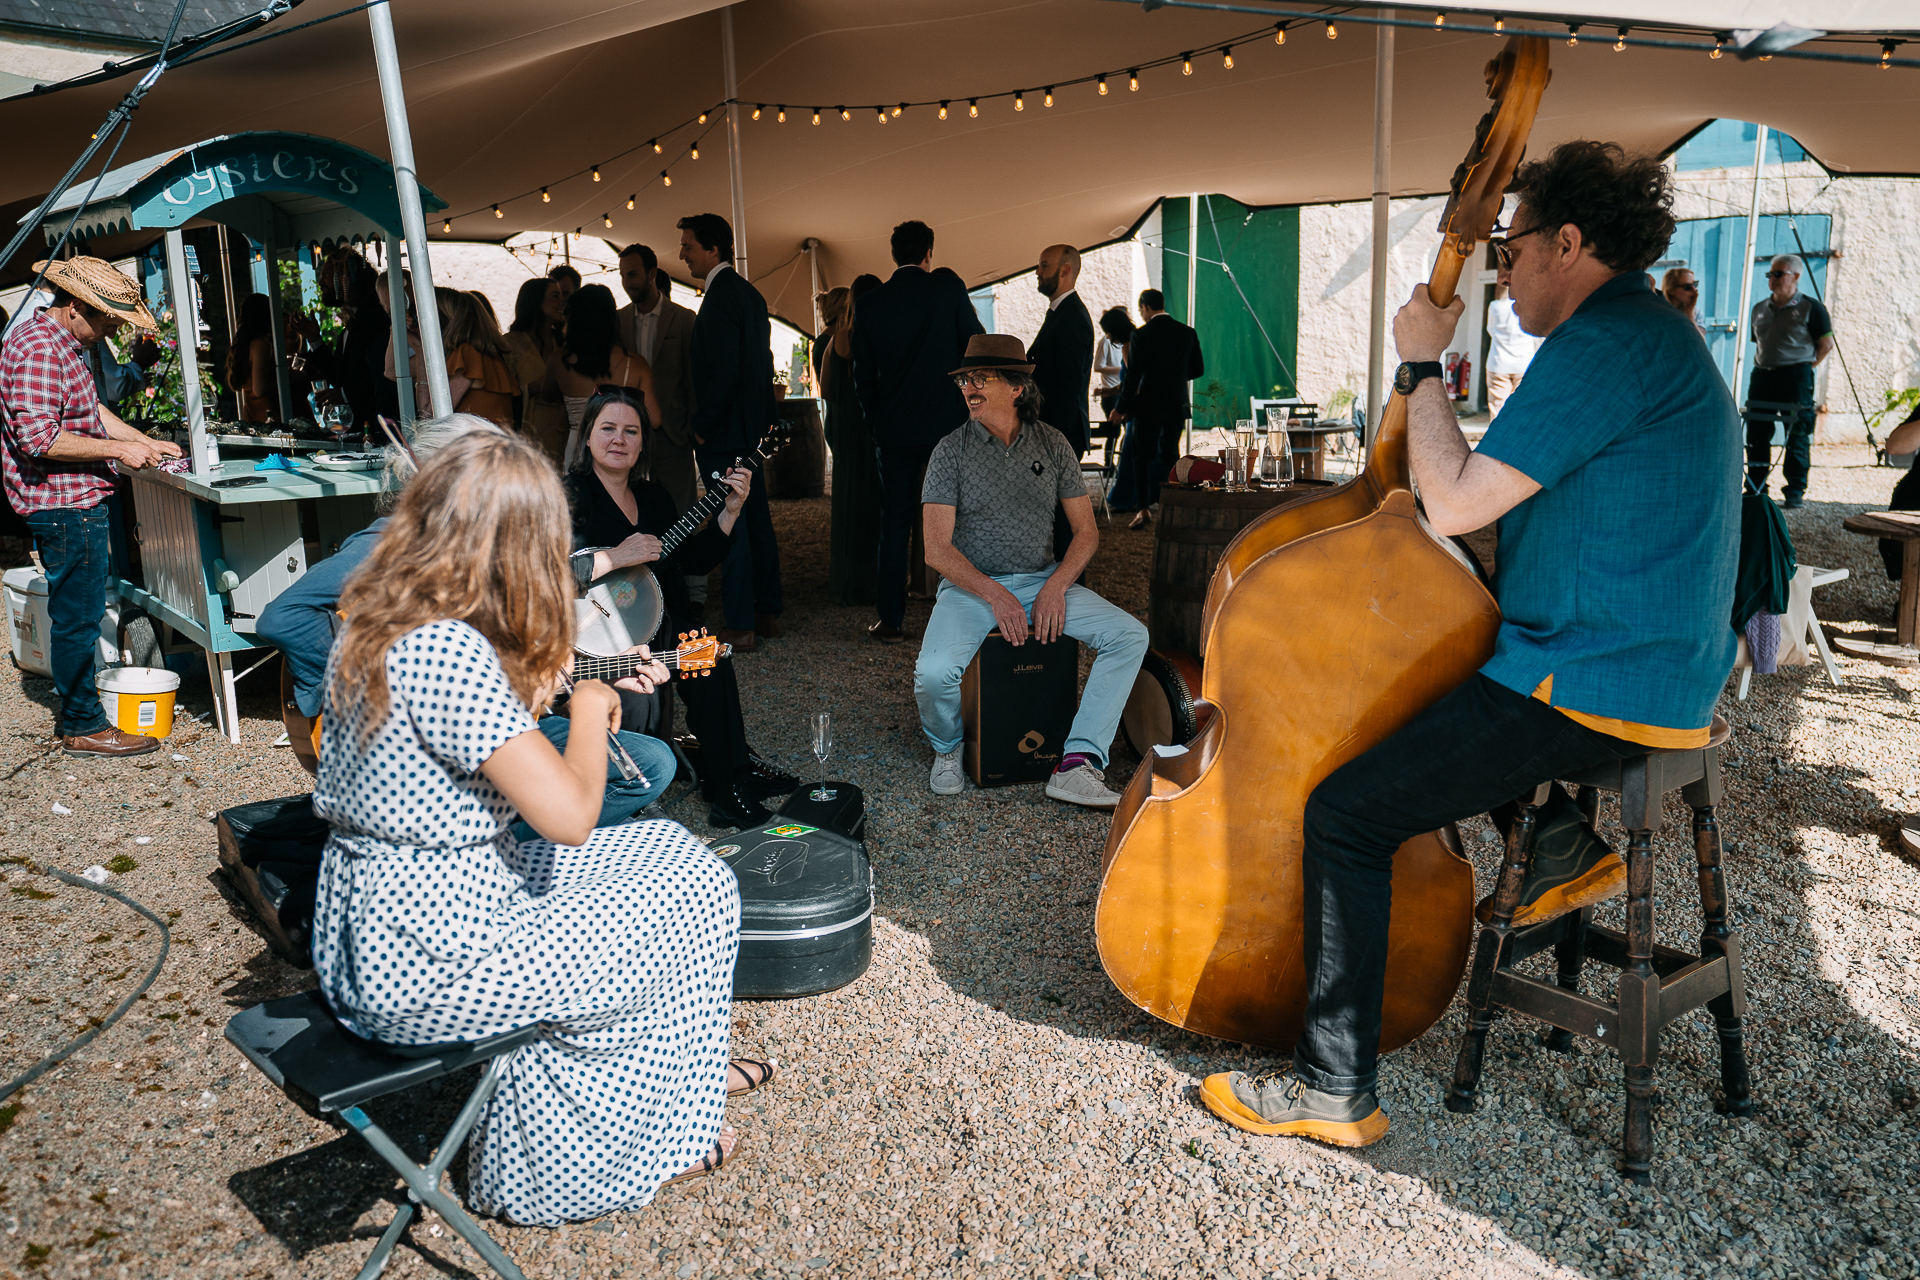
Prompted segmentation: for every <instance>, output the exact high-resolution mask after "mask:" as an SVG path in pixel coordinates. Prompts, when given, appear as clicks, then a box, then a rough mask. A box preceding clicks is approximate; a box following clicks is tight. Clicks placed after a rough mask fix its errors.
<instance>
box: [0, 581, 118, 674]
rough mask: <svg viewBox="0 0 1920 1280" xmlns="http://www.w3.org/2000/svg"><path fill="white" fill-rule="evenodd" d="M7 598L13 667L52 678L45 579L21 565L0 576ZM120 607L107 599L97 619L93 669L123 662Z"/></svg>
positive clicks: (112, 599)
mask: <svg viewBox="0 0 1920 1280" xmlns="http://www.w3.org/2000/svg"><path fill="white" fill-rule="evenodd" d="M0 583H4V590H5V592H6V597H7V634H8V638H9V639H10V640H12V642H13V665H14V666H16V667H18V668H20V669H21V670H22V671H28V672H32V673H33V674H34V675H37V676H45V677H47V678H48V679H52V678H53V663H52V655H51V654H50V652H49V651H48V647H47V646H48V639H49V635H48V633H49V632H51V631H52V629H53V627H52V622H51V620H50V619H49V618H48V617H47V579H46V577H45V575H43V574H42V573H41V572H40V571H39V570H38V569H36V568H34V567H33V566H32V565H21V566H20V567H19V568H18V569H9V570H7V571H6V573H5V574H4V575H0ZM123 607H124V606H122V604H121V603H120V601H119V600H118V599H117V598H114V597H111V596H109V597H108V598H107V600H106V602H105V608H104V609H103V611H102V613H101V617H100V640H99V642H98V643H97V644H96V645H95V646H94V654H93V665H94V667H95V669H98V668H100V667H109V666H118V665H119V664H120V663H121V662H123V661H125V657H124V656H123V655H122V654H121V652H120V640H119V636H120V611H121V609H122V608H123Z"/></svg>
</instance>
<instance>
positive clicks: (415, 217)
mask: <svg viewBox="0 0 1920 1280" xmlns="http://www.w3.org/2000/svg"><path fill="white" fill-rule="evenodd" d="M367 25H368V26H369V27H371V28H373V64H374V66H375V67H376V68H377V69H378V70H379V73H380V104H381V106H383V107H385V108H386V113H387V149H388V150H389V151H391V152H392V153H393V189H394V194H395V195H397V196H398V197H399V198H400V225H401V227H402V228H403V229H404V230H405V231H406V234H407V259H408V265H409V267H410V268H411V271H412V274H413V278H414V282H415V293H414V297H415V299H416V302H417V305H416V306H415V308H414V310H415V312H416V313H417V315H416V317H415V319H416V323H418V325H419V326H420V356H421V359H422V360H424V361H425V362H426V366H427V390H428V394H429V398H430V400H431V401H432V404H433V416H434V417H436V418H443V417H445V416H446V415H447V414H449V413H452V412H453V393H452V391H451V389H450V388H449V387H448V386H447V351H446V346H445V344H443V343H442V342H441V341H440V308H439V306H438V305H437V304H436V302H435V300H434V292H433V265H432V263H431V262H430V261H429V260H428V258H427V215H426V212H425V211H424V210H423V209H421V207H420V174H419V170H418V169H416V168H415V167H414V163H413V132H412V130H411V128H410V127H409V126H408V124H407V99H406V94H405V92H404V89H403V87H402V85H401V83H400V51H399V49H398V48H397V47H396V46H395V45H394V42H393V12H392V10H391V9H390V8H389V7H388V4H387V0H379V3H377V4H375V5H373V6H372V7H371V8H369V9H368V10H367ZM387 252H388V253H389V254H391V255H392V260H391V270H392V271H393V272H394V273H395V276H396V279H395V281H394V284H395V285H396V289H395V294H394V296H395V297H399V298H401V299H402V302H401V304H399V305H396V308H395V313H396V314H397V315H399V316H402V317H404V316H405V315H406V310H405V307H404V301H405V299H404V296H403V295H401V294H400V293H399V291H398V288H397V286H398V283H399V281H398V278H397V276H398V272H399V263H400V257H399V255H398V254H395V253H393V246H392V245H391V244H389V245H388V248H387ZM401 323H402V324H404V323H405V321H404V319H403V320H402V321H401ZM406 349H407V346H406V339H405V334H404V331H403V333H402V336H401V338H400V343H399V345H398V346H396V347H395V348H394V364H395V366H396V372H397V366H398V365H399V364H401V363H402V357H403V356H404V354H405V352H406ZM403 385H404V384H403ZM402 407H403V408H404V407H405V406H404V404H403V406H402Z"/></svg>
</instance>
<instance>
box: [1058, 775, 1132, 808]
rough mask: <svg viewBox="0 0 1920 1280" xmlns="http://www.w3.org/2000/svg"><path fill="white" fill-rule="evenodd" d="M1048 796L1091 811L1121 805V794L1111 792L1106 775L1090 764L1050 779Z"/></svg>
mask: <svg viewBox="0 0 1920 1280" xmlns="http://www.w3.org/2000/svg"><path fill="white" fill-rule="evenodd" d="M1047 794H1048V795H1049V796H1052V797H1053V798H1054V799H1055V800H1065V801H1066V802H1067V803H1068V804H1083V805H1086V806H1087V807H1088V808H1089V809H1111V808H1113V806H1115V805H1117V804H1119V803H1120V793H1119V792H1118V791H1109V790H1108V789H1107V778H1106V775H1105V774H1103V773H1101V772H1100V770H1098V769H1096V768H1094V767H1093V766H1092V765H1090V764H1083V765H1080V766H1078V767H1077V768H1073V769H1069V770H1067V771H1066V772H1065V773H1056V774H1054V775H1052V776H1051V777H1049V778H1048V779H1047Z"/></svg>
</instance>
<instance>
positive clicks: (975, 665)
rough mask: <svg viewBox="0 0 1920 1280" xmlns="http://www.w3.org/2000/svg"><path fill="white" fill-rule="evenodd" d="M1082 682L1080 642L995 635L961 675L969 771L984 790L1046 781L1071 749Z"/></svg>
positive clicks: (987, 640) (1064, 637)
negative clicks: (1018, 641) (1020, 640)
mask: <svg viewBox="0 0 1920 1280" xmlns="http://www.w3.org/2000/svg"><path fill="white" fill-rule="evenodd" d="M1079 684H1080V642H1079V641H1078V640H1074V639H1072V638H1070V637H1068V636H1061V637H1060V638H1059V639H1058V640H1055V641H1054V642H1053V643H1052V644H1044V645H1043V644H1040V643H1038V642H1036V641H1034V640H1032V639H1029V640H1028V641H1027V642H1026V643H1025V644H1023V645H1021V646H1019V647H1018V648H1015V647H1014V646H1013V645H1010V644H1008V643H1007V641H1006V639H1005V637H1003V636H1002V635H1001V634H1000V633H999V632H998V631H995V632H994V633H993V634H992V635H989V636H988V637H987V638H986V640H984V641H983V642H982V643H981V645H980V651H979V652H978V653H976V654H974V655H973V661H972V662H970V663H968V664H967V670H966V674H965V675H963V676H961V678H960V717H961V722H962V724H963V725H964V726H965V730H964V732H965V738H966V741H965V747H964V755H963V756H962V759H963V761H964V762H965V765H966V769H967V776H968V777H969V778H972V779H973V781H974V783H975V784H976V785H978V786H982V787H1005V786H1010V785H1012V784H1014V783H1019V782H1042V781H1045V780H1046V777H1047V775H1048V774H1050V773H1052V772H1053V771H1054V769H1055V768H1056V767H1057V766H1058V765H1059V763H1060V757H1061V755H1062V754H1063V753H1064V751H1065V748H1066V741H1067V731H1068V729H1070V728H1071V727H1072V725H1073V713H1074V709H1075V705H1076V703H1077V701H1078V699H1077V697H1076V695H1077V694H1078V693H1079Z"/></svg>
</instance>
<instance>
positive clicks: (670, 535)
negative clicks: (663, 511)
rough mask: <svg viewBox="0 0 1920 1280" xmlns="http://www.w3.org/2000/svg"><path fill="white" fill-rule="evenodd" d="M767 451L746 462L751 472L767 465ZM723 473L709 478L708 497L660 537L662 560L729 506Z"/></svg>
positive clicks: (762, 449)
mask: <svg viewBox="0 0 1920 1280" xmlns="http://www.w3.org/2000/svg"><path fill="white" fill-rule="evenodd" d="M766 461H767V451H766V449H765V448H764V447H762V448H759V449H755V450H754V451H753V454H752V456H750V457H749V458H748V459H747V460H746V463H745V465H746V468H747V470H749V471H758V470H760V468H761V467H762V466H764V465H765V464H766ZM722 474H723V473H722V472H719V471H715V472H714V473H713V474H712V475H710V476H708V477H707V478H708V480H709V481H710V483H709V484H708V486H707V493H706V496H705V497H703V498H701V499H700V501H698V502H696V503H694V504H693V505H692V506H690V507H688V508H687V510H686V513H685V514H684V515H682V516H681V517H680V518H679V519H678V520H676V521H674V522H673V527H672V528H671V529H668V530H667V531H666V532H665V533H663V534H661V535H660V559H662V560H665V559H666V558H667V557H668V556H670V555H672V554H673V553H674V552H675V551H677V550H679V549H680V544H681V543H683V542H685V541H686V540H687V539H688V538H691V537H692V536H693V535H694V534H696V533H698V532H700V526H701V525H703V524H705V523H706V522H707V521H708V520H710V519H712V518H713V517H714V516H716V515H718V514H719V513H720V511H721V509H722V508H723V507H725V506H726V505H727V487H726V486H725V485H724V484H721V483H720V477H721V475H722Z"/></svg>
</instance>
